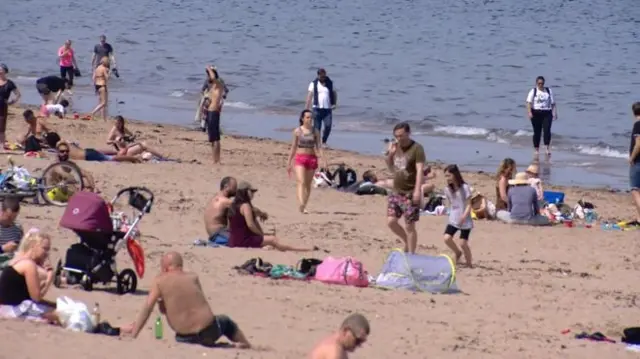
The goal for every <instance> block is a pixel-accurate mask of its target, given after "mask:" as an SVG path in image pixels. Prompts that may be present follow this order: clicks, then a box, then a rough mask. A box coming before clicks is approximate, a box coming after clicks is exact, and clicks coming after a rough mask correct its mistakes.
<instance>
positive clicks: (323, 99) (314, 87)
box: [305, 68, 338, 146]
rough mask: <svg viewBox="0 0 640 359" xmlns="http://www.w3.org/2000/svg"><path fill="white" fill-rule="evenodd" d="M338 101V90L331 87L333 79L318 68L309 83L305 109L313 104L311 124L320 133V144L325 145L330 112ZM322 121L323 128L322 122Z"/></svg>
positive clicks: (331, 118)
mask: <svg viewBox="0 0 640 359" xmlns="http://www.w3.org/2000/svg"><path fill="white" fill-rule="evenodd" d="M337 103H338V92H337V91H336V89H335V88H334V87H333V81H331V79H330V78H329V77H328V76H327V71H325V69H322V68H320V69H318V77H317V78H316V79H315V80H313V81H311V83H310V84H309V93H308V94H307V101H306V107H305V108H306V109H311V108H312V107H311V105H312V104H313V125H314V127H315V128H316V129H317V130H318V131H320V132H321V133H322V145H323V146H326V145H327V140H328V139H329V135H330V134H331V125H332V120H333V117H332V113H331V111H332V110H333V109H335V108H336V105H337ZM323 123H324V130H323V129H322V124H323Z"/></svg>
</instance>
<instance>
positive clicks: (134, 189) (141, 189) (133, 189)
mask: <svg viewBox="0 0 640 359" xmlns="http://www.w3.org/2000/svg"><path fill="white" fill-rule="evenodd" d="M127 192H128V193H129V194H132V193H135V192H144V193H146V194H148V195H149V202H153V192H151V190H150V189H148V188H147V187H127V188H123V189H121V190H120V191H118V194H116V197H120V196H122V195H123V194H125V193H127Z"/></svg>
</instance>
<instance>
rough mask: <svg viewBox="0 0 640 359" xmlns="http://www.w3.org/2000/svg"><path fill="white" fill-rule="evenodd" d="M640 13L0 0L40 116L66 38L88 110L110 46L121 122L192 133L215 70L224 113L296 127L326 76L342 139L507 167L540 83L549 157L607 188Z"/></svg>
mask: <svg viewBox="0 0 640 359" xmlns="http://www.w3.org/2000/svg"><path fill="white" fill-rule="evenodd" d="M637 5H638V3H637V0H616V1H613V0H612V1H607V0H594V1H589V2H585V1H570V0H537V1H521V2H519V1H508V0H495V1H491V0H485V1H476V0H473V1H472V0H467V1H464V0H462V1H454V2H445V1H434V0H423V1H394V2H390V1H382V0H367V1H364V0H352V1H338V0H325V1H321V2H319V1H308V0H295V1H294V0H282V1H259V2H256V1H246V0H229V1H222V2H211V1H204V0H191V1H178V0H173V1H168V0H154V1H149V0H138V1H124V0H111V1H105V2H85V1H71V0H59V1H56V2H55V6H52V3H51V2H49V1H44V0H2V3H1V4H0V19H2V21H0V34H1V35H0V36H1V38H2V40H1V41H0V62H4V63H6V64H7V65H8V66H9V67H10V68H11V76H13V78H14V79H16V80H17V82H18V83H19V84H20V85H21V86H22V87H23V88H24V89H23V92H29V93H32V94H31V95H29V96H28V98H29V99H34V100H35V101H37V97H36V96H35V86H34V85H33V82H34V80H35V78H37V77H38V76H43V75H49V74H55V73H57V60H56V50H57V48H58V47H59V46H61V45H62V43H63V42H64V40H65V39H72V40H73V41H74V48H75V50H76V56H77V58H78V61H79V62H80V67H81V70H82V71H83V72H84V74H85V77H84V78H83V79H80V80H79V82H78V83H79V85H80V86H79V90H77V91H78V93H79V95H78V96H79V97H82V96H84V97H85V100H84V102H86V103H87V104H84V105H83V107H85V108H83V109H82V110H88V109H89V107H91V105H93V104H94V102H95V99H94V98H93V97H92V95H91V93H90V91H89V85H90V84H89V82H90V80H89V75H90V60H91V52H92V49H93V46H94V45H95V43H96V42H97V37H98V36H99V35H100V34H106V35H107V37H108V41H109V42H110V43H111V44H112V45H113V46H114V48H115V50H116V56H117V60H118V61H117V62H118V69H119V71H120V74H121V78H120V79H116V80H114V81H113V83H112V86H111V87H112V96H111V97H112V103H111V112H112V114H114V113H115V112H119V113H122V114H123V115H125V116H131V117H140V116H142V117H145V115H140V114H139V112H140V111H141V110H144V109H145V108H147V109H150V110H151V109H153V110H155V111H156V112H155V113H154V114H153V116H151V115H146V117H147V118H149V117H153V118H154V119H156V120H159V121H163V122H167V121H169V122H173V123H181V124H188V123H191V122H192V121H193V119H192V112H193V107H194V101H195V99H196V97H197V92H198V90H199V87H200V85H201V82H202V80H203V76H204V66H205V64H210V63H213V64H215V65H216V66H218V68H219V70H220V73H221V74H222V76H223V77H224V79H225V80H226V82H227V83H228V84H229V86H230V88H231V94H230V96H229V102H228V103H227V107H226V108H227V109H230V110H232V111H233V109H234V108H235V110H236V111H239V112H242V113H243V114H246V113H252V114H255V115H259V116H261V115H263V114H264V115H273V114H278V116H283V117H290V118H292V119H293V120H292V123H294V122H295V119H294V118H295V115H296V113H298V112H299V110H300V109H301V107H302V104H303V100H304V97H305V94H306V88H307V86H308V84H309V81H310V80H312V79H313V77H314V76H315V69H317V68H318V67H325V68H326V69H327V70H328V72H329V76H330V77H331V78H332V79H333V80H334V83H335V84H336V87H337V89H338V91H339V98H340V108H339V110H338V111H337V112H336V114H335V115H334V118H335V122H336V131H338V132H343V133H344V132H351V131H357V132H367V133H372V134H375V133H384V134H387V133H388V132H389V127H390V126H391V125H392V124H393V123H394V122H396V121H400V120H402V121H405V120H406V121H411V122H412V123H413V126H414V129H415V131H416V132H418V133H421V134H423V135H428V136H430V138H433V136H438V137H444V138H450V139H460V141H464V140H474V141H479V142H482V143H487V145H489V144H491V146H494V145H495V144H499V145H501V146H503V151H502V153H503V154H505V153H508V151H511V150H513V151H515V150H517V149H523V150H524V149H526V151H530V146H531V145H530V143H531V139H530V135H531V131H530V125H529V122H528V120H526V119H525V117H524V113H525V110H524V99H525V96H526V94H527V91H528V90H529V89H530V88H531V87H532V86H533V84H534V80H535V77H536V76H538V75H543V76H545V77H546V79H547V85H548V86H550V87H552V89H553V90H554V92H555V96H556V100H557V102H558V106H559V115H560V119H559V121H558V122H556V123H554V127H553V130H554V136H555V137H554V142H553V144H554V146H555V147H556V149H555V151H557V152H561V153H562V152H564V153H566V154H567V156H569V157H570V158H571V160H570V161H569V160H567V161H568V162H567V163H568V164H569V165H572V166H577V167H582V168H592V169H594V170H598V171H600V172H602V171H605V172H606V171H609V172H611V174H612V175H613V174H614V173H618V172H624V166H625V158H626V156H627V146H628V141H629V140H628V136H629V132H630V128H631V117H632V116H631V114H630V106H631V104H632V103H633V102H634V101H638V100H640V96H638V91H637V88H638V85H640V76H638V69H640V39H639V33H640V30H638V29H640V26H639V25H640V20H639V19H640V10H639V9H640V8H638V6H637ZM74 96H75V95H74ZM259 116H254V119H255V120H256V121H260V117H259ZM380 137H382V135H377V137H375V138H376V141H377V139H378V138H380ZM373 138H374V137H372V140H373ZM436 142H437V141H436ZM376 143H378V142H376ZM446 143H452V142H450V141H448V140H447V141H446ZM453 143H455V142H453ZM461 143H462V142H461ZM474 143H477V142H474ZM376 146H378V145H377V144H376ZM474 146H475V147H476V148H478V147H479V148H482V146H483V145H482V144H475V145H473V146H471V147H474ZM426 147H427V150H429V144H428V143H427V144H426ZM436 152H437V151H436ZM445 152H446V151H445ZM464 157H465V156H464V154H463V155H461V158H460V159H458V160H457V161H459V162H464ZM569 162H571V163H569ZM493 165H494V164H491V166H493ZM622 174H624V173H622ZM623 177H624V176H622V177H620V178H623ZM603 182H607V183H602V184H612V183H613V182H615V181H613V182H612V181H607V180H603Z"/></svg>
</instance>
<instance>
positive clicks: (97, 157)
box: [84, 148, 113, 162]
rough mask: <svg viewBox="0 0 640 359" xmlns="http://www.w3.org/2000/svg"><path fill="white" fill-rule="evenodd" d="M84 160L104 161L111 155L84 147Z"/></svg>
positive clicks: (111, 157)
mask: <svg viewBox="0 0 640 359" xmlns="http://www.w3.org/2000/svg"><path fill="white" fill-rule="evenodd" d="M84 159H85V161H95V162H106V161H111V160H112V159H113V156H107V155H105V154H104V153H102V152H99V151H96V150H94V149H93V148H85V150H84Z"/></svg>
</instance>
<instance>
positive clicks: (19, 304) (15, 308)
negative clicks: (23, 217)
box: [0, 231, 59, 324]
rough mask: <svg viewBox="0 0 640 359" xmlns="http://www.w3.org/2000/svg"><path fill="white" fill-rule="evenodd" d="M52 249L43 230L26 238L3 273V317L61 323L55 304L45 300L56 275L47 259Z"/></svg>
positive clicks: (0, 314) (0, 303)
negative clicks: (56, 313) (55, 311)
mask: <svg viewBox="0 0 640 359" xmlns="http://www.w3.org/2000/svg"><path fill="white" fill-rule="evenodd" d="M50 250H51V238H50V237H49V236H47V235H45V234H43V233H40V232H39V231H29V232H28V233H27V235H25V237H24V238H23V239H22V241H21V243H20V249H19V250H18V254H17V255H16V256H15V257H14V258H13V259H12V260H11V261H10V262H9V266H8V267H7V268H5V269H4V270H3V271H2V273H1V274H0V317H4V318H20V319H30V320H36V321H48V322H50V323H53V324H59V322H58V319H57V316H56V315H55V313H54V310H55V303H52V302H48V301H46V300H45V299H44V295H45V293H46V292H47V290H48V288H49V287H50V286H51V283H52V282H53V277H54V273H53V269H52V268H51V267H50V266H48V261H47V260H48V258H49V251H50ZM45 273H46V274H45ZM43 274H45V278H42V276H43ZM43 279H44V280H43Z"/></svg>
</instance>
